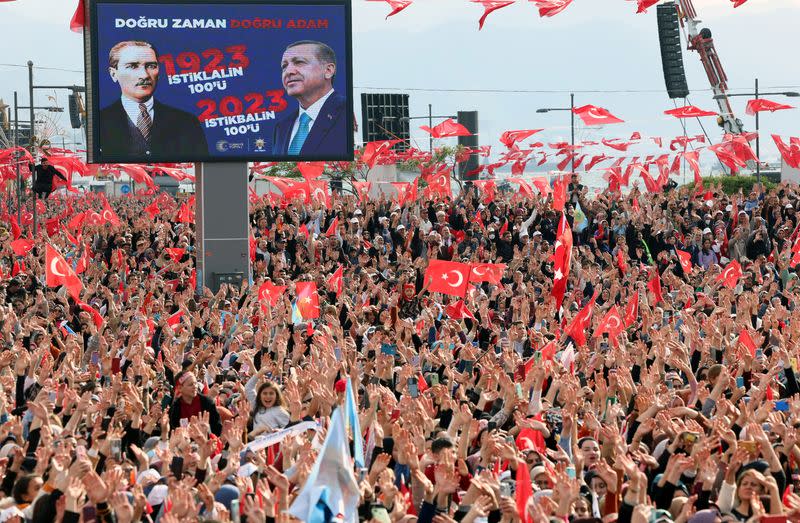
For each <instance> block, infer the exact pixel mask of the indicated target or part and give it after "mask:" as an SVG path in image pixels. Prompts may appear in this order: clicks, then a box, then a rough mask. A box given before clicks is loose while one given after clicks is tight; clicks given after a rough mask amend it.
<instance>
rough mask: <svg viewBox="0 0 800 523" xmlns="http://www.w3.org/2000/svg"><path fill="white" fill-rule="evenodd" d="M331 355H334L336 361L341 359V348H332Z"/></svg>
mask: <svg viewBox="0 0 800 523" xmlns="http://www.w3.org/2000/svg"><path fill="white" fill-rule="evenodd" d="M333 355H334V356H335V357H336V361H339V362H340V361H342V349H340V348H339V347H334V348H333Z"/></svg>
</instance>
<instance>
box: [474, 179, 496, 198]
mask: <svg viewBox="0 0 800 523" xmlns="http://www.w3.org/2000/svg"><path fill="white" fill-rule="evenodd" d="M472 183H473V184H474V185H475V186H476V187H480V189H481V192H482V193H483V203H492V202H493V201H494V199H495V196H496V195H497V185H495V183H494V180H475V181H473V182H472Z"/></svg>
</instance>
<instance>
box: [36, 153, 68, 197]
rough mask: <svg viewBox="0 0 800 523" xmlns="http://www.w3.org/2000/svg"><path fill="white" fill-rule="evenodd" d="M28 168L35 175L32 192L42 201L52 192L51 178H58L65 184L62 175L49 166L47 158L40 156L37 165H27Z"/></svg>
mask: <svg viewBox="0 0 800 523" xmlns="http://www.w3.org/2000/svg"><path fill="white" fill-rule="evenodd" d="M28 168H29V169H30V170H31V172H32V173H35V174H36V176H35V177H34V180H33V192H35V193H36V195H37V196H38V197H39V198H42V199H43V200H46V199H47V198H48V197H49V196H50V193H51V192H53V178H55V177H56V176H58V177H59V178H61V179H62V180H64V181H65V182H66V181H67V179H66V178H64V175H62V174H61V173H60V172H58V171H57V170H56V168H55V167H53V166H52V165H50V161H49V160H48V159H47V156H42V159H41V160H39V165H33V164H32V163H31V164H28Z"/></svg>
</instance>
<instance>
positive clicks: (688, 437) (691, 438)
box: [683, 432, 698, 443]
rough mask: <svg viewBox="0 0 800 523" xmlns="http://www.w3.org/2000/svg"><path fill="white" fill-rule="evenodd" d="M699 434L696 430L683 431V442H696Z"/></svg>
mask: <svg viewBox="0 0 800 523" xmlns="http://www.w3.org/2000/svg"><path fill="white" fill-rule="evenodd" d="M697 438H698V435H697V434H695V433H694V432H684V433H683V442H684V443H694V442H695V441H697Z"/></svg>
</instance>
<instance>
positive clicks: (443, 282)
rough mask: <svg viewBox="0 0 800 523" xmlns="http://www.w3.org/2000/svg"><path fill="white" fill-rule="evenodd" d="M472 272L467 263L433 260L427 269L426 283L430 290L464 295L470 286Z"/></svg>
mask: <svg viewBox="0 0 800 523" xmlns="http://www.w3.org/2000/svg"><path fill="white" fill-rule="evenodd" d="M470 273H471V268H470V265H469V264H467V263H457V262H449V261H443V260H431V261H430V263H429V264H428V268H427V269H426V270H425V284H426V286H427V289H428V290H429V291H430V292H441V293H442V294H449V295H450V296H459V297H463V296H464V295H466V293H467V288H468V287H469V277H470Z"/></svg>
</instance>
